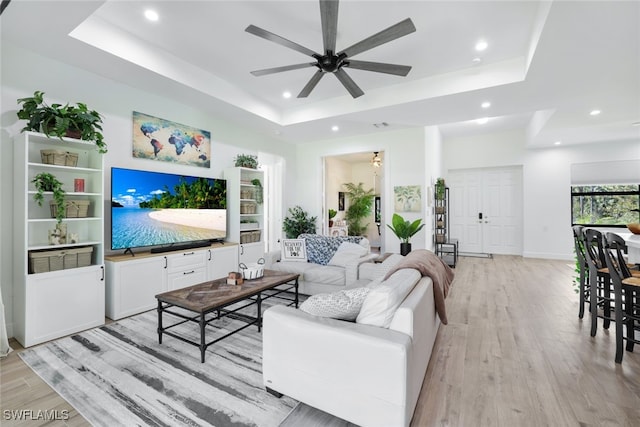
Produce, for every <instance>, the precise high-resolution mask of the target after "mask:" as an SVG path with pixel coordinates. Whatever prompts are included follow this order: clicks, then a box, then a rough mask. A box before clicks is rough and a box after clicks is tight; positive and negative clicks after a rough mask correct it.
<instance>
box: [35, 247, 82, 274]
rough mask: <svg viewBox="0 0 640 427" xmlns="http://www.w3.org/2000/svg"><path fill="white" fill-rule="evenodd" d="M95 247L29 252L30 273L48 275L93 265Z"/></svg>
mask: <svg viewBox="0 0 640 427" xmlns="http://www.w3.org/2000/svg"><path fill="white" fill-rule="evenodd" d="M92 254H93V246H83V247H79V248H67V249H62V250H53V251H52V250H44V251H32V252H29V272H30V273H46V272H49V271H57V270H63V269H65V270H66V269H69V268H78V267H87V266H89V265H91V256H92Z"/></svg>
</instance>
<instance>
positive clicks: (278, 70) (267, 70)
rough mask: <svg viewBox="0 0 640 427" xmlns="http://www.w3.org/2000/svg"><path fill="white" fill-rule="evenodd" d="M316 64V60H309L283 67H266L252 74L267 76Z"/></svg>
mask: <svg viewBox="0 0 640 427" xmlns="http://www.w3.org/2000/svg"><path fill="white" fill-rule="evenodd" d="M314 65H316V64H315V63H314V62H308V63H306V64H294V65H285V66H282V67H274V68H265V69H263V70H256V71H252V72H251V74H253V75H254V76H256V77H259V76H266V75H267V74H275V73H281V72H283V71H290V70H298V69H300V68H307V67H313V66H314Z"/></svg>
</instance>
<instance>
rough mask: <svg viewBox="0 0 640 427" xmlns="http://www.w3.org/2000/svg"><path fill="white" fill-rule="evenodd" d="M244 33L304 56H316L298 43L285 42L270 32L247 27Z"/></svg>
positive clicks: (285, 40)
mask: <svg viewBox="0 0 640 427" xmlns="http://www.w3.org/2000/svg"><path fill="white" fill-rule="evenodd" d="M245 31H246V32H247V33H250V34H253V35H255V36H258V37H262V38H263V39H266V40H269V41H272V42H274V43H277V44H279V45H281V46H284V47H288V48H289V49H293V50H296V51H298V52H300V53H303V54H305V55H309V56H314V55H317V53H315V52H314V51H312V50H311V49H308V48H306V47H304V46H302V45H299V44H298V43H295V42H292V41H291V40H287V39H285V38H284V37H280V36H279V35H277V34H273V33H272V32H270V31H267V30H263V29H262V28H258V27H256V26H255V25H249V26H248V27H247V28H245Z"/></svg>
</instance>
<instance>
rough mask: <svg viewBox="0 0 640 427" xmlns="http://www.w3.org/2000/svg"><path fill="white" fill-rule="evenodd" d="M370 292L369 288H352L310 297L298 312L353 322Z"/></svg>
mask: <svg viewBox="0 0 640 427" xmlns="http://www.w3.org/2000/svg"><path fill="white" fill-rule="evenodd" d="M370 291H371V289H369V288H353V289H347V290H344V291H338V292H332V293H329V294H317V295H312V296H310V297H309V298H308V299H307V300H306V301H305V302H303V303H302V304H300V310H302V311H304V312H306V313H309V314H311V315H313V316H321V317H330V318H332V319H338V320H349V321H354V320H356V318H357V317H358V313H360V308H361V307H362V304H363V303H364V300H365V298H366V297H367V294H368V293H369V292H370Z"/></svg>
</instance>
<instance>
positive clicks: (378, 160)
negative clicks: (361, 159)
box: [371, 151, 382, 168]
mask: <svg viewBox="0 0 640 427" xmlns="http://www.w3.org/2000/svg"><path fill="white" fill-rule="evenodd" d="M378 153H379V151H374V152H373V158H372V159H371V165H373V167H374V168H379V167H380V166H382V158H381V157H380V156H379V155H378Z"/></svg>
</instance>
